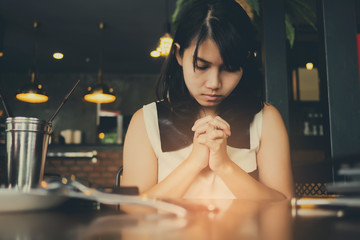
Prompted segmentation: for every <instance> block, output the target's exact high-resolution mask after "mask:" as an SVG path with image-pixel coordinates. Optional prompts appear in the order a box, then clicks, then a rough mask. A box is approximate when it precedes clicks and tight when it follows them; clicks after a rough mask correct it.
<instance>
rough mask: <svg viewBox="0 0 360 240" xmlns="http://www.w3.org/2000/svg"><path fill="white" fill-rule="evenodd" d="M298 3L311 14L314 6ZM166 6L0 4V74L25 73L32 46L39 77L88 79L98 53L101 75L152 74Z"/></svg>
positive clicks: (43, 0) (146, 2)
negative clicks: (75, 74)
mask: <svg viewBox="0 0 360 240" xmlns="http://www.w3.org/2000/svg"><path fill="white" fill-rule="evenodd" d="M167 1H168V2H167ZM304 1H306V2H307V3H308V4H309V6H311V7H312V8H313V9H314V8H315V5H316V4H315V2H316V1H315V0H304ZM166 3H168V7H167V9H168V11H167V13H168V15H169V17H170V16H171V15H172V13H173V10H174V8H175V3H176V0H137V1H135V0H102V1H101V0H61V1H55V0H52V1H49V0H0V48H1V49H0V50H2V51H3V52H4V56H3V57H2V58H0V64H1V65H0V66H1V69H2V72H28V71H29V68H30V67H31V65H32V62H33V59H34V51H33V49H34V47H33V46H34V42H35V40H36V42H37V43H38V51H37V52H38V54H37V58H36V59H37V64H36V66H37V69H38V71H39V72H85V73H86V72H89V73H94V72H96V71H97V69H98V66H99V52H100V51H101V48H103V54H104V57H103V71H104V73H124V74H127V73H129V74H133V73H136V74H149V73H150V74H157V73H159V71H160V68H161V64H162V62H163V59H161V58H152V57H150V55H149V53H150V51H152V50H154V49H155V47H156V46H157V44H158V41H159V37H160V36H161V35H163V33H164V31H165V23H166ZM359 5H360V4H357V10H356V11H357V13H359V12H360V8H359ZM35 20H36V21H38V22H39V27H38V29H37V34H36V35H35V34H34V32H35V31H34V28H33V22H34V21H35ZM101 21H102V22H104V24H105V27H104V30H103V32H102V34H103V35H102V38H101V37H100V36H101V32H100V30H99V28H98V25H99V23H100V22H101ZM297 21H298V23H299V24H303V23H304V21H303V20H301V19H300V20H299V19H298V20H297ZM358 22H359V18H358ZM305 29H309V27H307V28H305ZM310 30H312V29H311V28H310ZM306 31H307V30H306ZM298 32H300V31H298ZM313 32H314V31H312V33H313ZM312 33H311V34H312ZM301 34H303V35H304V36H305V37H306V32H305V33H301ZM298 37H299V35H297V39H301V38H298ZM300 48H301V46H300ZM55 51H61V52H63V53H64V59H63V60H55V59H53V58H52V54H53V53H54V52H55ZM302 52H304V51H302V50H300V51H299V54H300V55H301V53H302ZM295 54H297V53H295Z"/></svg>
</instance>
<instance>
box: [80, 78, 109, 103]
mask: <svg viewBox="0 0 360 240" xmlns="http://www.w3.org/2000/svg"><path fill="white" fill-rule="evenodd" d="M113 92H114V91H113V89H112V88H109V87H108V86H107V85H105V84H103V83H101V82H100V83H99V82H98V83H96V84H95V85H94V86H93V87H89V88H88V91H87V93H86V94H85V96H84V99H85V101H88V102H93V103H112V102H114V101H115V99H116V97H115V95H114V93H113Z"/></svg>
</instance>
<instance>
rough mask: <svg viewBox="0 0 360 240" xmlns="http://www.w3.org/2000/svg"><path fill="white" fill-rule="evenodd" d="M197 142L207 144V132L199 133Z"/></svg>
mask: <svg viewBox="0 0 360 240" xmlns="http://www.w3.org/2000/svg"><path fill="white" fill-rule="evenodd" d="M197 142H198V143H201V144H206V143H207V142H208V140H207V137H206V135H205V134H201V135H199V137H198V138H197Z"/></svg>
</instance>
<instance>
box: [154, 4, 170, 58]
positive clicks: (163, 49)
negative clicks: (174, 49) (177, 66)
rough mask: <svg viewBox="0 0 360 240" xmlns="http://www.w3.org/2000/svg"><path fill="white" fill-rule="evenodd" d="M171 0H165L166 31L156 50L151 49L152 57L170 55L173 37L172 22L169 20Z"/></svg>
mask: <svg viewBox="0 0 360 240" xmlns="http://www.w3.org/2000/svg"><path fill="white" fill-rule="evenodd" d="M168 10H169V2H168V0H165V33H164V35H163V36H161V37H160V41H159V45H158V46H157V48H156V50H154V51H151V53H150V56H152V57H166V56H167V55H169V53H170V50H171V45H172V42H173V39H172V37H171V35H170V32H171V29H170V22H169V13H168Z"/></svg>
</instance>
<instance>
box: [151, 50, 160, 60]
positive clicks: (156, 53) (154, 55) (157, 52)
mask: <svg viewBox="0 0 360 240" xmlns="http://www.w3.org/2000/svg"><path fill="white" fill-rule="evenodd" d="M160 55H161V54H160V52H159V51H157V50H154V51H151V53H150V56H152V57H154V58H157V57H160Z"/></svg>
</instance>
